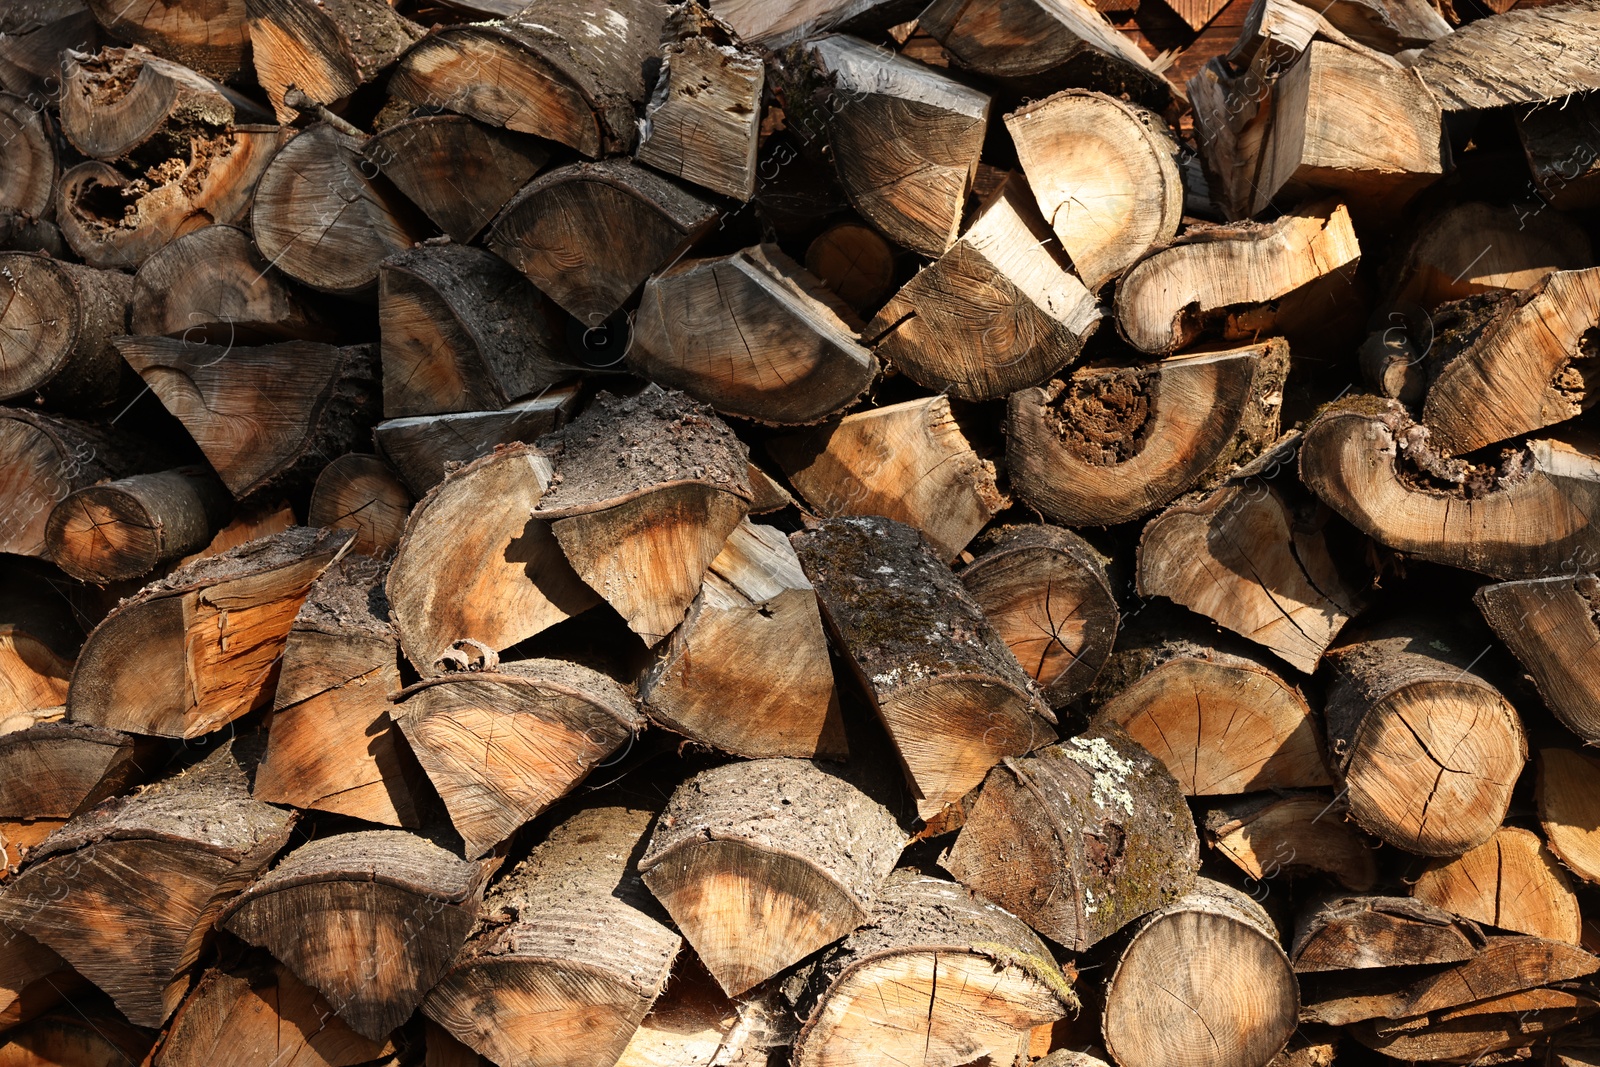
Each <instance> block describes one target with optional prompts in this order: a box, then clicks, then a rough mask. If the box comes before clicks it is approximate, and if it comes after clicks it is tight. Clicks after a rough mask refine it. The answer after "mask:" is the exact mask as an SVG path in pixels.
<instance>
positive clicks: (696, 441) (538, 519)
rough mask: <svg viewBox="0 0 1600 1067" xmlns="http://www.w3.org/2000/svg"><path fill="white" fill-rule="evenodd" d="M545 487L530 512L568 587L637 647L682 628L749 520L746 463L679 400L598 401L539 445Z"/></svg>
mask: <svg viewBox="0 0 1600 1067" xmlns="http://www.w3.org/2000/svg"><path fill="white" fill-rule="evenodd" d="M538 447H539V448H540V449H541V450H542V451H544V452H545V453H546V454H547V455H549V456H550V457H551V458H552V460H553V462H554V464H555V478H554V479H553V480H552V482H551V484H550V486H549V488H547V489H546V490H545V491H544V494H543V495H542V496H540V497H539V498H538V500H537V501H535V503H534V505H533V512H532V514H533V521H534V522H535V523H538V524H547V528H548V529H549V531H550V535H551V536H553V537H554V538H555V540H556V543H557V544H559V545H560V547H561V552H562V553H563V554H564V555H565V556H566V558H567V561H568V562H569V563H570V564H571V565H572V568H573V569H574V570H575V571H577V573H578V576H579V577H581V578H582V579H583V581H584V582H585V583H586V584H587V585H588V586H589V588H591V589H592V590H594V592H596V593H598V594H599V595H600V596H601V598H603V599H604V600H605V601H606V602H607V603H608V604H610V605H611V606H612V607H613V608H615V609H616V610H617V612H618V613H619V614H620V615H621V616H622V618H623V619H624V621H626V622H627V624H628V628H629V629H630V630H632V631H633V632H634V633H636V634H638V635H639V636H640V637H641V638H643V639H644V642H645V644H647V645H650V646H654V645H656V644H659V643H660V642H661V641H662V640H663V639H665V638H666V636H667V635H668V634H670V633H671V632H672V631H673V629H674V628H675V627H676V626H677V625H678V624H679V623H680V622H682V621H683V617H684V615H685V614H686V613H687V612H688V610H689V605H690V603H692V602H693V600H694V598H695V597H696V596H697V595H698V594H699V592H700V583H701V582H702V581H703V580H704V578H705V575H706V569H707V568H708V567H710V565H711V561H712V560H713V559H715V558H716V556H717V553H719V552H721V551H722V545H723V543H724V542H725V541H727V539H728V535H729V534H731V533H732V532H733V530H734V527H736V526H738V525H739V523H740V521H741V520H742V519H743V518H744V517H745V515H746V513H747V512H748V511H749V509H750V500H751V496H752V493H751V489H750V477H749V473H748V471H749V455H748V453H747V452H746V450H745V446H744V444H743V443H742V442H741V441H740V440H739V439H738V438H737V437H735V436H734V435H733V431H732V430H730V429H728V427H727V426H726V425H725V424H723V423H722V422H721V421H720V420H719V419H717V418H716V416H714V415H712V414H711V413H710V412H709V411H708V410H706V409H704V408H701V407H700V406H699V405H697V404H695V403H693V402H692V401H690V400H689V399H688V398H687V397H685V396H684V395H683V394H682V393H667V392H661V391H653V392H646V393H643V394H641V395H639V396H637V397H626V398H624V397H618V396H615V395H613V394H610V393H602V394H601V395H600V396H598V397H597V398H596V399H595V401H594V403H593V404H592V405H590V407H589V408H588V409H587V410H586V411H585V412H584V413H583V414H581V415H579V416H578V417H577V418H575V419H573V420H572V422H571V423H569V424H568V425H567V426H565V427H564V428H562V429H560V430H557V431H556V432H554V433H552V434H549V435H547V436H545V437H542V438H540V439H539V442H538Z"/></svg>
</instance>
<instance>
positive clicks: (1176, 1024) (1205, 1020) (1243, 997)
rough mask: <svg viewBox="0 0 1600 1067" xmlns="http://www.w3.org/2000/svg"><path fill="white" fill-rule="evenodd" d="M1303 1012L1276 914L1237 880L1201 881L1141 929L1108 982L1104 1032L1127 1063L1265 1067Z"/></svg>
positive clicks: (1125, 1066) (1130, 1066)
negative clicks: (1234, 884) (1240, 887)
mask: <svg viewBox="0 0 1600 1067" xmlns="http://www.w3.org/2000/svg"><path fill="white" fill-rule="evenodd" d="M1163 991H1164V992H1163ZM1299 1010H1300V995H1299V984H1298V983H1297V982H1296V981H1295V975H1294V970H1293V969H1292V968H1291V967H1290V966H1289V958H1288V957H1287V956H1285V955H1284V952H1283V949H1282V948H1281V947H1279V945H1278V932H1277V929H1276V927H1274V926H1273V924H1272V920H1271V918H1269V917H1268V915H1267V913H1266V912H1265V911H1263V910H1262V908H1261V906H1260V905H1259V904H1257V903H1256V902H1255V901H1253V900H1251V899H1250V898H1249V897H1247V896H1245V895H1244V894H1243V893H1241V892H1239V891H1238V890H1237V889H1234V888H1233V887H1232V886H1228V885H1223V884H1222V883H1221V882H1214V881H1212V880H1211V879H1209V878H1201V879H1199V881H1198V883H1197V884H1196V885H1195V887H1194V889H1193V890H1191V891H1190V892H1189V893H1188V895H1186V896H1184V897H1183V898H1181V899H1179V900H1177V901H1174V902H1173V903H1171V904H1169V905H1167V906H1166V907H1164V908H1162V909H1161V910H1159V911H1157V912H1155V913H1154V914H1152V915H1149V916H1147V917H1146V918H1145V919H1143V920H1142V921H1141V922H1140V923H1139V925H1138V926H1137V927H1136V928H1135V930H1134V932H1133V934H1132V936H1131V937H1130V939H1129V941H1128V943H1127V945H1126V947H1124V948H1123V950H1122V952H1121V955H1120V956H1119V958H1118V959H1117V966H1116V970H1115V971H1113V972H1112V975H1111V980H1110V982H1109V983H1108V984H1107V986H1106V1000H1105V1012H1104V1014H1103V1015H1102V1016H1101V1018H1100V1028H1101V1034H1102V1035H1103V1037H1104V1040H1105V1045H1106V1049H1107V1050H1108V1051H1109V1052H1110V1053H1111V1056H1112V1058H1113V1059H1114V1060H1116V1062H1117V1063H1118V1064H1120V1065H1121V1067H1156V1065H1158V1064H1159V1065H1161V1067H1266V1064H1267V1063H1268V1062H1270V1061H1271V1060H1272V1059H1273V1057H1275V1056H1276V1055H1277V1054H1278V1052H1279V1051H1280V1050H1281V1049H1282V1048H1283V1046H1284V1045H1285V1044H1286V1043H1287V1042H1288V1040H1289V1035H1290V1034H1292V1033H1294V1030H1295V1026H1296V1022H1297V1016H1298V1015H1299Z"/></svg>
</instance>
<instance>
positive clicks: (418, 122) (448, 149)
mask: <svg viewBox="0 0 1600 1067" xmlns="http://www.w3.org/2000/svg"><path fill="white" fill-rule="evenodd" d="M362 152H363V154H364V155H365V156H366V157H367V159H369V160H371V161H372V164H373V165H374V166H376V167H377V168H378V169H379V170H380V171H382V172H383V176H384V177H385V178H388V179H389V180H390V181H391V182H393V183H394V185H395V188H397V189H399V190H400V191H401V192H402V193H404V194H405V195H406V196H407V197H408V198H409V199H410V200H411V202H412V203H414V204H416V205H417V206H418V207H419V208H421V209H422V210H423V213H424V214H426V215H427V216H428V218H430V219H432V220H433V222H434V225H436V226H438V227H439V229H441V230H443V231H444V232H445V233H447V234H449V235H450V239H451V240H453V241H455V242H456V243H457V244H461V245H464V244H466V243H467V242H468V241H471V240H472V239H473V238H474V237H476V236H478V234H479V233H480V232H482V230H483V228H484V227H485V226H487V225H489V221H490V220H491V219H493V218H494V216H495V214H496V212H498V211H499V210H500V209H501V208H502V207H504V206H505V204H506V201H507V200H510V199H511V198H512V197H513V196H515V195H516V193H517V190H519V189H521V188H522V187H523V186H524V185H526V184H528V182H529V181H530V180H531V179H532V178H533V176H534V175H535V174H537V173H539V169H540V168H541V167H543V166H544V165H545V163H546V162H548V161H549V159H550V150H549V148H547V147H545V145H544V143H543V142H541V141H538V140H535V139H534V138H532V137H529V136H527V135H525V134H520V133H512V132H511V131H510V130H503V129H500V128H498V127H495V126H485V125H484V124H483V123H481V122H477V121H474V120H473V119H469V118H467V117H466V116H465V115H451V114H438V115H418V116H417V117H415V118H410V119H406V120H404V121H403V122H397V123H395V124H394V125H392V126H385V127H384V128H383V129H381V130H379V131H378V132H377V134H376V135H374V136H373V138H372V140H370V141H368V142H367V143H366V147H365V148H363V149H362Z"/></svg>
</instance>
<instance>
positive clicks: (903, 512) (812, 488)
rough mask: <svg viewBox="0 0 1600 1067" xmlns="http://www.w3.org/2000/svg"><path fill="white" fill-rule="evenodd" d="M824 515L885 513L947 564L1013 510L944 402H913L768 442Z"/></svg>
mask: <svg viewBox="0 0 1600 1067" xmlns="http://www.w3.org/2000/svg"><path fill="white" fill-rule="evenodd" d="M767 450H768V451H769V452H771V453H772V455H773V458H775V459H776V460H777V461H778V465H779V466H780V467H782V468H783V472H784V473H785V474H786V475H788V477H789V482H790V484H792V485H793V486H794V487H795V488H796V489H798V490H799V491H800V494H801V496H803V497H804V498H805V501H806V503H807V504H808V505H809V506H810V507H811V508H812V510H814V511H815V512H816V513H817V514H819V515H823V516H827V517H829V518H842V517H845V516H850V515H882V516H884V517H886V518H891V519H895V520H896V521H899V522H904V523H906V524H908V525H910V526H914V527H916V528H917V530H918V532H920V533H921V534H922V535H923V536H924V537H926V538H927V539H928V543H929V544H931V545H932V546H933V549H934V551H935V552H937V553H938V555H939V557H940V558H941V559H945V560H951V559H954V558H955V557H956V556H958V555H960V554H961V551H962V549H964V548H965V547H966V546H967V544H968V543H969V542H971V540H972V539H973V538H974V537H976V536H977V535H978V531H980V530H982V529H983V528H984V526H985V525H987V524H988V522H989V520H990V519H992V518H994V516H995V515H997V514H998V513H999V512H1000V511H1002V510H1003V509H1004V508H1005V507H1006V506H1007V505H1008V504H1009V503H1010V499H1009V498H1008V497H1007V496H1006V495H1005V494H1004V493H1002V492H1001V491H1000V488H999V486H998V485H997V484H996V479H995V465H994V463H993V462H992V461H990V460H986V459H983V458H980V457H979V455H978V454H977V453H976V452H975V451H973V449H972V445H971V444H969V443H968V441H967V437H966V435H965V434H964V433H963V432H962V429H961V427H960V426H959V425H958V424H957V422H956V419H955V416H954V415H953V414H952V413H951V411H950V401H949V399H948V398H947V397H944V396H935V397H928V398H926V399H921V400H908V401H906V402H904V403H901V404H890V405H887V406H885V407H880V408H873V409H871V410H869V411H861V412H857V413H855V414H852V415H846V416H845V417H844V418H842V419H840V420H838V421H837V422H830V423H826V424H824V425H823V426H821V427H818V428H817V429H814V430H808V431H806V432H804V433H800V434H795V435H794V436H790V437H781V438H775V439H773V440H771V441H769V442H768V443H767Z"/></svg>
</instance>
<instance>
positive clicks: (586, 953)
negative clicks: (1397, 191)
mask: <svg viewBox="0 0 1600 1067" xmlns="http://www.w3.org/2000/svg"><path fill="white" fill-rule="evenodd" d="M653 818H654V813H653V812H650V811H641V810H637V809H631V808H624V807H590V808H585V809H583V810H581V811H578V812H576V813H575V814H573V815H571V816H569V817H568V818H567V819H566V820H565V821H563V822H562V823H561V825H559V826H557V827H556V828H555V829H554V830H552V831H551V832H550V835H549V837H547V838H546V839H545V840H544V841H543V842H542V843H541V844H539V845H538V846H536V847H535V848H534V850H533V853H532V854H531V855H530V856H529V857H528V858H527V859H526V860H524V861H522V863H520V864H518V865H517V867H516V868H515V869H513V870H512V871H511V872H510V873H509V874H507V875H506V876H505V877H504V878H502V879H500V881H498V882H497V883H495V887H494V889H493V891H492V892H491V893H490V894H489V896H488V897H487V898H486V899H485V900H484V902H483V917H482V918H481V919H480V920H479V922H478V924H477V926H476V927H474V929H473V931H472V935H471V936H470V937H469V938H468V940H467V943H466V946H465V947H464V948H463V949H462V950H461V953H460V955H459V956H457V957H456V960H455V962H454V964H452V965H451V968H450V970H449V972H448V973H447V974H445V975H444V977H443V978H442V979H441V980H440V982H439V984H438V985H437V986H436V987H435V988H434V990H433V992H431V993H429V994H428V999H427V1000H426V1001H425V1002H424V1003H423V1006H422V1010H423V1012H424V1013H425V1014H426V1015H427V1016H428V1017H429V1019H431V1020H433V1021H434V1022H436V1023H437V1024H439V1025H440V1026H442V1027H443V1028H444V1029H446V1030H447V1031H449V1032H450V1033H451V1034H452V1035H454V1036H455V1037H456V1039H457V1040H459V1041H462V1042H464V1043H466V1044H467V1045H468V1046H470V1047H471V1048H473V1049H474V1050H476V1051H478V1052H480V1053H482V1054H483V1055H485V1056H487V1057H489V1058H491V1059H492V1060H493V1062H495V1063H496V1064H500V1065H501V1067H612V1065H613V1064H615V1063H616V1062H617V1059H618V1057H619V1056H620V1055H621V1054H622V1051H623V1048H624V1047H625V1046H626V1045H627V1043H628V1039H629V1038H631V1037H632V1036H633V1034H634V1031H635V1030H636V1029H637V1028H638V1026H639V1023H640V1020H641V1019H643V1018H644V1014H645V1012H646V1011H648V1010H649V1009H650V1005H651V1004H652V1003H654V1002H655V999H656V997H657V996H658V995H659V994H660V993H661V990H662V987H663V986H665V985H666V984H667V975H668V972H669V971H670V969H671V967H672V961H673V958H674V957H675V956H677V954H678V950H679V948H680V947H681V946H682V944H683V939H682V938H680V937H679V936H678V935H677V934H676V933H675V932H673V931H672V930H671V929H670V928H669V927H668V926H666V924H665V923H663V922H661V921H660V920H659V919H658V918H657V915H658V908H657V906H656V904H655V902H654V901H652V900H651V899H650V896H649V894H648V893H647V892H645V889H644V886H643V885H641V884H640V882H639V874H638V871H637V870H636V869H635V866H634V862H635V857H637V856H638V855H639V850H640V849H641V847H642V846H643V841H644V836H645V834H646V832H647V831H648V829H649V827H650V823H651V821H652V820H653Z"/></svg>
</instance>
